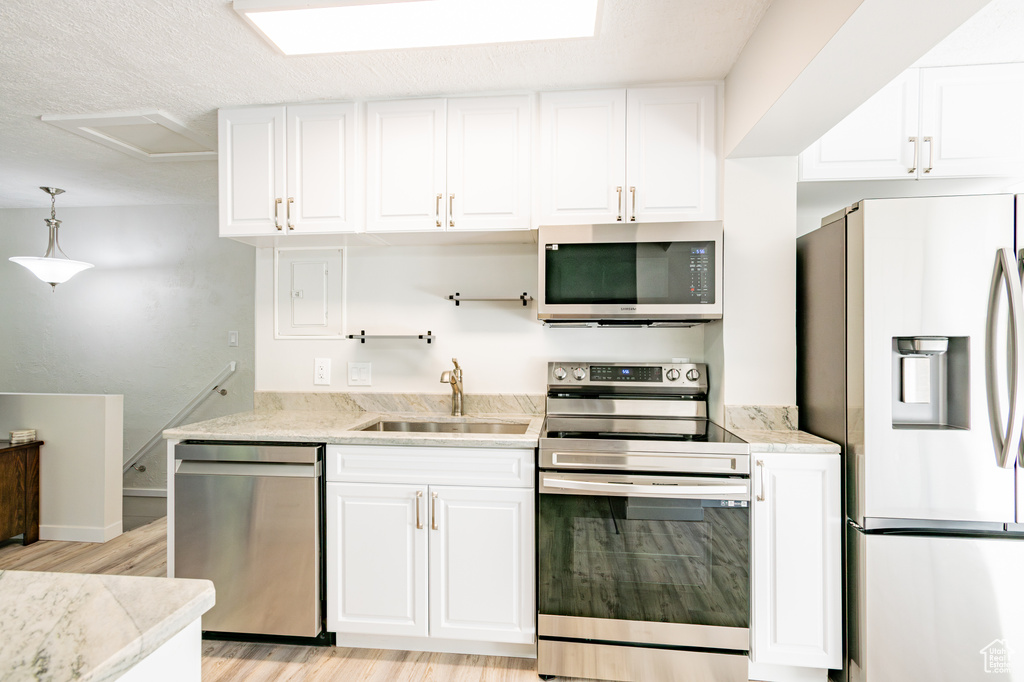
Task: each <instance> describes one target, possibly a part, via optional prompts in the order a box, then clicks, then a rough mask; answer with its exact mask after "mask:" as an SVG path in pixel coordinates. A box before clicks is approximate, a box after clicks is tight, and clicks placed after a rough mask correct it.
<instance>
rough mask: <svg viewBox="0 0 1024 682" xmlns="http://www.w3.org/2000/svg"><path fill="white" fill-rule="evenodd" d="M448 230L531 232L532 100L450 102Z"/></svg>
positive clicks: (522, 97) (524, 97)
mask: <svg viewBox="0 0 1024 682" xmlns="http://www.w3.org/2000/svg"><path fill="white" fill-rule="evenodd" d="M447 116H448V167H447V178H448V183H447V184H448V196H447V198H446V199H445V200H446V201H447V204H448V205H447V211H448V222H447V227H448V229H449V230H528V229H530V98H529V97H528V96H525V95H524V96H521V97H474V98H467V99H450V100H448V114H447Z"/></svg>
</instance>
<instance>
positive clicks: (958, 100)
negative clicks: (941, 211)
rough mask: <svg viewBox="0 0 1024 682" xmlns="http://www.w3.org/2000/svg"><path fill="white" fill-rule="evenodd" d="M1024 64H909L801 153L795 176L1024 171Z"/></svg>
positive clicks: (920, 176)
mask: <svg viewBox="0 0 1024 682" xmlns="http://www.w3.org/2000/svg"><path fill="white" fill-rule="evenodd" d="M1022 106H1024V64H990V65H981V66H955V67H935V68H924V69H909V70H908V71H906V72H904V73H903V74H901V75H900V76H899V77H898V78H897V79H896V80H894V81H893V82H892V83H890V84H889V85H887V86H886V87H884V88H883V89H882V90H880V91H879V92H878V93H877V94H876V95H875V96H874V97H872V98H871V99H869V100H868V101H867V102H865V103H864V104H863V105H861V106H860V107H859V108H858V109H856V110H855V111H854V112H853V113H851V114H850V115H849V116H847V117H846V118H845V119H843V120H842V121H841V122H840V123H839V124H838V125H836V126H835V127H834V128H832V130H830V131H829V132H827V133H826V134H825V135H823V136H822V137H821V139H819V140H818V141H817V142H815V143H814V144H813V145H811V146H810V147H808V148H807V150H805V151H804V152H803V154H801V155H800V179H801V180H859V179H894V180H895V179H912V180H913V179H924V178H935V177H977V176H998V175H1016V174H1019V173H1020V172H1022V171H1024V125H1022V124H1021V119H1020V111H1021V108H1022Z"/></svg>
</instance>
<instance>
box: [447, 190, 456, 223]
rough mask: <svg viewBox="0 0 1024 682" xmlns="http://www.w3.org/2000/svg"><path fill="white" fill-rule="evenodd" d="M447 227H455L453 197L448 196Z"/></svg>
mask: <svg viewBox="0 0 1024 682" xmlns="http://www.w3.org/2000/svg"><path fill="white" fill-rule="evenodd" d="M448 227H455V195H454V194H449V195H448Z"/></svg>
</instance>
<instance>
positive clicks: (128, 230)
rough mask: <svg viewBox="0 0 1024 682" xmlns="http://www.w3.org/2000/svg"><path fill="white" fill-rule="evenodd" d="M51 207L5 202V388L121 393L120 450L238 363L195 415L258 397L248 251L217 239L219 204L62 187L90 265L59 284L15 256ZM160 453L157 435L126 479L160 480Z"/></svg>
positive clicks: (39, 241) (68, 234) (72, 247)
mask: <svg viewBox="0 0 1024 682" xmlns="http://www.w3.org/2000/svg"><path fill="white" fill-rule="evenodd" d="M73 192H74V189H73V188H68V193H67V194H65V195H63V197H64V198H65V199H64V203H69V202H71V201H73V196H74V194H73ZM40 194H41V193H40ZM45 217H49V208H48V207H47V208H46V209H42V208H38V209H4V210H0V290H2V291H3V292H4V293H3V296H0V319H3V320H4V323H3V324H2V325H0V348H2V349H3V352H2V353H0V391H10V392H30V393H107V394H123V395H124V441H123V444H124V459H127V458H128V457H130V456H131V455H133V454H134V453H135V452H136V451H137V450H138V449H139V448H140V447H142V446H143V445H144V444H145V443H146V441H148V440H149V439H150V437H151V436H153V434H154V433H156V432H157V431H158V430H159V429H161V428H162V427H163V425H164V424H165V423H166V422H167V420H168V419H170V418H171V417H173V416H174V415H175V414H176V413H177V412H178V411H179V410H180V409H181V408H183V407H184V406H185V405H186V404H187V403H188V402H189V401H190V400H191V399H192V398H193V396H195V395H196V393H198V392H199V391H200V390H201V389H203V388H205V387H206V385H207V384H208V383H209V382H210V381H212V380H213V379H214V378H215V377H216V376H217V374H218V373H219V372H220V371H221V370H222V369H224V367H225V366H226V365H227V364H228V362H230V361H232V360H234V361H236V362H237V363H238V364H237V367H238V369H237V371H236V373H235V374H234V375H233V376H232V377H230V378H229V379H228V380H227V382H226V383H225V386H224V387H225V388H226V389H227V391H228V394H227V395H226V396H221V395H218V394H212V395H211V396H210V397H209V398H208V399H207V400H206V402H205V403H204V404H202V405H201V406H200V407H199V409H198V410H197V411H196V412H194V413H193V414H192V416H191V417H189V418H188V420H189V421H197V420H199V419H206V418H210V417H215V416H219V415H222V414H229V413H232V412H239V411H243V410H247V409H251V408H252V402H253V371H252V368H253V307H254V304H253V279H254V277H253V263H254V258H253V248H252V247H250V246H246V245H244V244H240V243H238V242H234V241H231V240H229V239H220V238H219V237H218V236H217V207H216V206H213V205H207V206H145V207H144V206H138V207H117V208H61V198H58V200H57V217H58V219H60V220H61V221H62V223H63V225H62V227H61V231H60V234H61V245H62V247H63V248H64V250H65V251H66V252H67V253H68V255H69V256H70V257H71V258H74V259H77V260H84V261H87V262H89V263H93V264H94V265H95V266H96V267H94V268H93V269H91V270H87V271H85V272H83V273H80V274H78V275H76V276H75V277H74V278H73V279H71V280H70V281H68V282H66V283H64V284H59V285H58V286H57V289H56V291H53V292H51V291H50V287H49V285H47V284H45V283H43V282H40V281H39V280H38V279H36V277H35V276H34V275H32V274H31V273H30V272H29V271H28V270H26V269H25V268H23V267H21V266H20V265H16V264H14V263H10V262H8V260H7V259H8V258H9V257H11V256H41V255H42V254H43V252H44V251H45V250H46V225H45V224H44V223H43V218H45ZM228 331H237V332H238V346H237V347H229V346H228ZM32 427H33V425H32V424H25V425H24V428H32ZM166 452H167V451H166V448H165V447H163V444H162V443H161V444H160V445H158V446H157V447H156V448H155V449H154V450H153V451H152V452H151V453H150V454H149V455H148V456H147V457H146V458H144V460H143V461H142V464H145V465H146V468H147V470H146V472H145V473H139V472H137V471H135V470H129V472H128V474H126V475H125V479H124V483H125V487H138V488H164V487H165V486H166V465H165V461H166ZM44 456H45V453H44Z"/></svg>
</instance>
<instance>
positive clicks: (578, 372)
mask: <svg viewBox="0 0 1024 682" xmlns="http://www.w3.org/2000/svg"><path fill="white" fill-rule="evenodd" d="M572 376H573V378H574V379H576V380H577V381H583V380H584V379H586V378H587V370H585V369H583V368H582V367H577V368H576V369H574V370H573V371H572Z"/></svg>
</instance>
